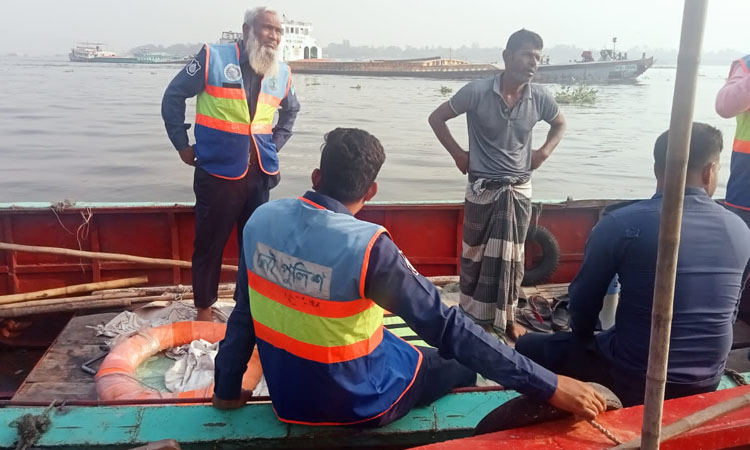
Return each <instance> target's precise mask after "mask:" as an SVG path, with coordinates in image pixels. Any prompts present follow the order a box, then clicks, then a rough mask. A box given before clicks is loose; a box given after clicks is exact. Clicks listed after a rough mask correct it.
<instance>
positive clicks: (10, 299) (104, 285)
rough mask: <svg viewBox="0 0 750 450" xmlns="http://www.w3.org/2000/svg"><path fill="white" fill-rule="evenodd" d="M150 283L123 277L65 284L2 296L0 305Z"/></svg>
mask: <svg viewBox="0 0 750 450" xmlns="http://www.w3.org/2000/svg"><path fill="white" fill-rule="evenodd" d="M146 283H148V277H135V278H123V279H120V280H111V281H100V282H96V283H86V284H76V285H73V286H64V287H60V288H54V289H45V290H43V291H36V292H26V293H22V294H11V295H2V296H0V305H7V304H10V303H19V302H24V301H27V300H40V299H45V298H50V297H59V296H61V295H69V294H80V293H82V292H91V291H95V290H97V289H117V288H124V287H130V286H138V285H139V284H146Z"/></svg>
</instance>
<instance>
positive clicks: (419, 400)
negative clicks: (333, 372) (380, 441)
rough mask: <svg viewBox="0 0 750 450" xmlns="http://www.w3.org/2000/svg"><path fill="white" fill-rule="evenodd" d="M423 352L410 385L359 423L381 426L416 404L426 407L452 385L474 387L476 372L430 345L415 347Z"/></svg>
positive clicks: (403, 414)
mask: <svg viewBox="0 0 750 450" xmlns="http://www.w3.org/2000/svg"><path fill="white" fill-rule="evenodd" d="M417 349H418V350H419V351H420V352H422V366H421V367H420V368H419V372H417V377H416V378H415V379H414V383H413V384H412V386H411V388H410V389H409V390H408V391H406V393H405V394H404V396H403V397H401V399H400V400H399V401H398V402H397V403H396V404H395V405H393V406H392V407H391V409H389V410H388V412H386V413H385V414H383V415H382V416H380V417H377V418H375V419H372V420H368V421H367V422H364V423H362V424H360V426H364V427H380V426H383V425H387V424H389V423H391V422H393V421H395V420H397V419H400V418H402V417H404V416H405V415H406V414H407V413H408V412H409V410H411V409H412V408H414V407H415V406H426V405H429V404H431V403H434V402H435V400H437V399H439V398H441V397H443V396H445V395H446V394H448V393H450V391H452V390H453V389H455V388H459V387H466V386H473V385H475V384H476V382H477V374H476V372H474V371H473V370H471V369H469V368H467V367H466V366H464V365H463V364H461V363H460V362H458V361H456V360H455V359H445V358H443V357H442V356H440V355H439V354H438V351H437V349H434V348H432V347H417Z"/></svg>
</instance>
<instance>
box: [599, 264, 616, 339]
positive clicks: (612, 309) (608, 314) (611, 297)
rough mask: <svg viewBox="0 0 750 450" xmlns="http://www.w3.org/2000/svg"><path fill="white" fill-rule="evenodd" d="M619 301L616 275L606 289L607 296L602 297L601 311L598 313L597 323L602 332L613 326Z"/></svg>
mask: <svg viewBox="0 0 750 450" xmlns="http://www.w3.org/2000/svg"><path fill="white" fill-rule="evenodd" d="M619 300H620V282H619V281H618V277H617V275H615V277H614V278H612V282H611V283H609V288H608V289H607V295H605V296H604V303H603V304H602V310H601V311H600V312H599V321H600V322H601V324H602V330H606V329H607V328H611V327H612V326H613V325H614V324H615V313H616V312H617V302H618V301H619Z"/></svg>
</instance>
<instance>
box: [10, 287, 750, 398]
mask: <svg viewBox="0 0 750 450" xmlns="http://www.w3.org/2000/svg"><path fill="white" fill-rule="evenodd" d="M524 292H525V294H526V296H529V295H534V294H539V295H543V296H544V297H546V298H550V299H551V298H553V297H556V296H560V295H563V294H565V293H566V292H567V284H549V285H541V286H533V287H524ZM446 300H447V301H446V303H453V302H452V301H451V300H449V299H446ZM115 315H117V313H115V312H108V313H100V314H91V315H86V316H77V317H74V318H72V319H71V320H70V322H69V323H68V324H67V325H66V326H65V328H64V329H63V331H62V332H61V333H60V335H59V336H58V337H57V339H56V340H55V342H54V343H53V344H52V345H51V346H50V348H49V349H48V350H47V352H46V353H45V354H44V356H43V357H42V358H41V359H40V360H39V362H38V363H37V364H36V366H35V367H34V368H33V369H32V370H31V372H30V373H29V375H28V376H27V377H26V379H25V380H24V382H23V384H22V385H21V386H20V388H19V389H18V390H17V391H16V393H15V395H14V396H13V398H12V399H13V400H14V401H36V402H50V403H51V402H52V401H54V400H63V399H70V400H73V399H75V400H96V388H95V384H94V377H93V376H92V375H89V374H87V373H85V372H84V371H83V370H82V369H81V365H82V364H83V363H85V362H86V361H89V360H91V359H92V358H95V357H97V356H99V355H101V353H102V351H101V350H100V349H99V345H101V344H103V343H104V340H105V338H103V337H101V336H99V337H97V336H96V335H95V333H94V330H93V329H92V327H94V326H96V325H97V324H101V323H106V322H107V321H109V320H110V319H112V318H113V317H114V316H115ZM748 347H750V325H748V324H747V323H745V322H742V321H740V320H738V321H737V323H736V324H735V326H734V345H733V348H735V350H733V351H732V352H731V353H730V356H729V360H728V362H727V367H728V368H731V369H734V370H737V371H739V372H750V361H749V360H748V357H747V356H748ZM99 362H100V361H98V362H96V363H94V364H93V367H94V368H95V369H96V368H98V367H99Z"/></svg>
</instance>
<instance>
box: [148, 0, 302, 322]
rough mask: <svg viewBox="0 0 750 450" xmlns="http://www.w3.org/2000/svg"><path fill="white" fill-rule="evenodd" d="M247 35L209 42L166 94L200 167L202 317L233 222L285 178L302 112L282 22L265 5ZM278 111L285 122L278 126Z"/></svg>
mask: <svg viewBox="0 0 750 450" xmlns="http://www.w3.org/2000/svg"><path fill="white" fill-rule="evenodd" d="M242 33H243V40H242V41H241V42H236V43H231V44H221V45H213V44H207V45H206V46H204V47H203V49H202V50H201V51H200V53H198V55H196V57H195V59H193V60H192V61H190V62H189V63H188V64H187V65H186V66H185V68H184V69H183V70H181V71H180V73H178V74H177V76H176V77H175V78H174V79H173V80H172V82H171V83H170V84H169V87H168V88H167V91H166V92H165V93H164V99H163V100H162V117H163V118H164V124H165V126H166V129H167V134H168V135H169V139H170V140H171V141H172V144H173V145H174V147H175V148H176V149H177V150H178V152H179V155H180V158H181V159H182V161H183V162H185V164H188V165H191V166H195V175H194V179H193V190H194V192H195V242H194V248H193V273H192V277H193V292H194V295H195V297H194V298H195V300H194V301H195V306H196V308H197V309H198V320H209V321H210V320H211V305H212V304H213V303H214V302H215V301H216V297H217V291H218V285H219V276H220V274H221V258H222V254H223V251H224V247H225V245H226V242H227V239H229V235H230V233H231V232H232V228H233V227H234V226H235V225H236V226H237V234H238V236H237V238H238V241H239V242H240V248H241V247H242V245H241V240H242V236H241V234H242V227H243V226H244V225H245V222H246V221H247V219H248V217H250V214H252V213H253V211H254V210H255V208H257V207H258V206H259V205H261V204H263V203H265V202H267V201H268V199H269V191H270V189H272V188H273V187H274V186H276V184H278V180H279V159H278V156H277V152H278V151H279V150H280V149H281V148H282V147H283V146H284V144H285V143H286V142H287V140H289V138H290V137H291V135H292V126H293V125H294V120H295V118H296V117H297V112H298V111H299V102H297V98H296V97H295V95H294V88H293V87H292V79H291V72H290V70H289V67H288V66H287V65H286V64H285V63H282V62H279V61H278V60H277V49H278V45H279V43H280V41H281V35H282V33H283V28H282V26H281V22H280V21H279V18H278V15H277V14H276V13H275V12H274V11H271V10H269V9H266V8H255V9H253V10H251V11H248V12H247V13H246V14H245V21H244V23H243V25H242ZM196 95H197V96H198V98H197V102H196V115H195V144H194V145H189V138H188V134H187V130H188V128H190V124H186V123H185V101H186V100H187V99H188V98H190V97H194V96H196ZM277 111H278V122H277V123H276V126H273V119H274V115H275V114H276V112H277Z"/></svg>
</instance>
